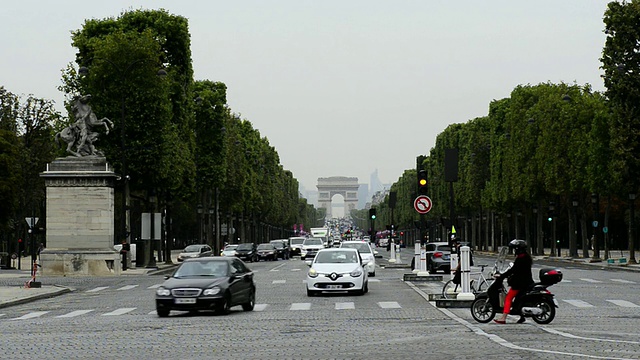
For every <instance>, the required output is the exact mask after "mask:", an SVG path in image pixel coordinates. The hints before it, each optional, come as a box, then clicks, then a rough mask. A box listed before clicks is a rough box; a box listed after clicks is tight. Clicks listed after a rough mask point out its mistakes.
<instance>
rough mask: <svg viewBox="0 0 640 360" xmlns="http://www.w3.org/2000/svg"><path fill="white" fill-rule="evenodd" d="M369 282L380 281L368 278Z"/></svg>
mask: <svg viewBox="0 0 640 360" xmlns="http://www.w3.org/2000/svg"><path fill="white" fill-rule="evenodd" d="M369 282H380V279H369Z"/></svg>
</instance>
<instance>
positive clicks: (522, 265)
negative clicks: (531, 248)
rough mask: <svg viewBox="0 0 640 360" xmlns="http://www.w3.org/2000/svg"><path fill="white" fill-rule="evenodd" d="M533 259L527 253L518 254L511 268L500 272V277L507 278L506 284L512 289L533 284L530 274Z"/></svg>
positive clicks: (519, 288)
mask: <svg viewBox="0 0 640 360" xmlns="http://www.w3.org/2000/svg"><path fill="white" fill-rule="evenodd" d="M531 265H533V260H532V259H531V256H530V255H529V254H526V253H525V254H520V255H518V256H517V257H516V260H515V261H514V262H513V266H512V267H511V269H509V270H507V271H505V272H504V273H502V274H500V278H501V279H507V284H509V286H511V288H512V289H514V290H524V289H526V288H528V287H529V286H530V285H531V284H533V276H532V275H531Z"/></svg>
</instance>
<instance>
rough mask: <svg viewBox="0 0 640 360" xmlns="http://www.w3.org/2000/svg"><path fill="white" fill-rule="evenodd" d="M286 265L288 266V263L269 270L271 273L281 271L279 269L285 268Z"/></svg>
mask: <svg viewBox="0 0 640 360" xmlns="http://www.w3.org/2000/svg"><path fill="white" fill-rule="evenodd" d="M285 265H286V263H285V264H280V265H278V266H276V267H274V268H273V269H271V270H269V271H280V270H279V269H280V268H281V267H283V266H285Z"/></svg>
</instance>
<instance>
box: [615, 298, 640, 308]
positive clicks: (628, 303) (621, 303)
mask: <svg viewBox="0 0 640 360" xmlns="http://www.w3.org/2000/svg"><path fill="white" fill-rule="evenodd" d="M607 301H608V302H610V303H612V304H615V305H618V306H622V307H628V308H637V307H640V305H636V304H634V303H632V302H631V301H627V300H607Z"/></svg>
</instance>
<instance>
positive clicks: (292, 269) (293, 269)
mask: <svg viewBox="0 0 640 360" xmlns="http://www.w3.org/2000/svg"><path fill="white" fill-rule="evenodd" d="M291 271H300V269H291Z"/></svg>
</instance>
